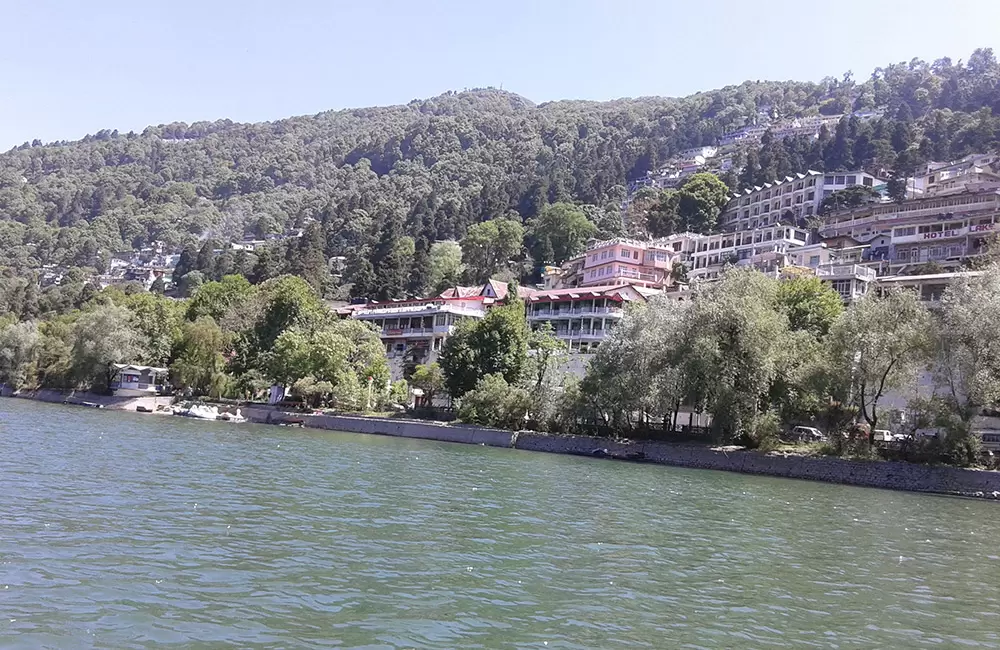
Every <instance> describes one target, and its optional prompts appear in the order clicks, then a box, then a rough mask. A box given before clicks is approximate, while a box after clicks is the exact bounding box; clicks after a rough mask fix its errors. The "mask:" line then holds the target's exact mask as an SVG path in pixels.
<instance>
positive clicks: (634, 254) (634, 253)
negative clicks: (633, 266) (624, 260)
mask: <svg viewBox="0 0 1000 650" xmlns="http://www.w3.org/2000/svg"><path fill="white" fill-rule="evenodd" d="M632 259H634V260H637V259H639V251H632Z"/></svg>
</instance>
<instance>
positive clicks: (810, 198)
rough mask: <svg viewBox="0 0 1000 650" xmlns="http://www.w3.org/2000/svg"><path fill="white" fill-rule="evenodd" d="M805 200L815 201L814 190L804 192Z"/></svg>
mask: <svg viewBox="0 0 1000 650" xmlns="http://www.w3.org/2000/svg"><path fill="white" fill-rule="evenodd" d="M806 200H807V201H815V200H816V192H809V193H808V194H806Z"/></svg>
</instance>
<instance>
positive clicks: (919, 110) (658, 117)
mask: <svg viewBox="0 0 1000 650" xmlns="http://www.w3.org/2000/svg"><path fill="white" fill-rule="evenodd" d="M870 110H877V111H880V112H881V117H878V118H876V119H869V120H861V119H859V118H857V117H850V118H844V119H842V120H841V121H840V123H839V124H838V125H837V126H836V128H835V129H832V130H830V131H826V130H824V131H823V132H822V133H821V134H820V137H819V138H792V139H786V140H784V141H778V140H777V139H775V138H773V137H771V136H770V134H767V135H765V137H764V139H763V140H762V141H761V142H760V143H759V146H756V145H755V146H753V147H750V148H748V149H747V150H746V151H745V152H743V153H741V154H740V160H739V161H738V162H739V163H740V166H741V167H742V171H741V172H739V173H732V174H730V175H729V176H727V177H724V178H723V179H722V180H723V182H725V183H726V184H727V185H728V186H729V188H730V189H736V188H738V187H739V186H741V185H752V184H756V183H760V182H764V181H766V180H770V179H772V178H774V177H776V176H780V175H784V174H787V173H792V172H795V171H803V170H805V169H807V168H812V169H816V170H838V169H856V168H861V167H863V168H865V169H869V170H872V171H875V172H878V173H880V174H884V175H887V176H893V175H894V176H897V177H899V176H902V175H905V174H907V173H910V172H911V171H912V170H913V169H915V168H916V167H917V166H918V165H919V164H920V163H921V162H923V161H925V160H947V159H954V158H956V157H959V156H961V155H964V154H967V153H970V152H973V151H983V150H988V149H990V148H995V147H996V146H997V143H998V141H1000V117H997V115H1000V65H998V63H997V60H996V58H995V56H994V54H993V52H992V51H991V50H987V49H983V50H977V51H976V52H975V53H974V54H973V55H972V56H971V57H970V58H969V60H968V61H966V62H958V63H954V62H952V61H951V60H950V59H941V60H938V61H935V62H933V63H926V62H923V61H920V60H916V59H915V60H913V61H910V62H908V63H900V64H893V65H889V66H887V67H885V68H880V69H877V70H875V71H874V73H872V75H871V76H870V78H868V79H866V80H864V81H855V80H854V79H853V78H852V76H851V75H850V74H846V75H844V77H843V78H842V79H833V78H828V79H824V80H822V81H820V82H818V83H812V82H791V81H789V82H769V81H748V82H745V83H743V84H740V85H738V86H730V87H726V88H722V89H719V90H713V91H709V92H702V93H697V94H695V95H691V96H689V97H683V98H660V97H646V98H638V99H622V100H616V101H609V102H592V101H558V102H550V103H545V104H540V105H536V104H533V103H532V102H530V101H528V100H527V99H524V98H522V97H519V96H518V95H515V94H512V93H509V92H504V91H501V90H496V89H479V90H472V91H467V92H460V93H455V92H452V93H446V94H444V95H441V96H439V97H435V98H432V99H427V100H415V101H412V102H410V103H409V104H407V105H405V106H388V107H378V108H364V109H355V110H341V111H331V112H326V113H320V114H318V115H313V116H303V117H294V118H290V119H286V120H280V121H275V122H268V123H261V124H237V123H233V122H231V121H229V120H220V121H216V122H198V123H195V124H190V125H189V124H183V123H174V124H167V125H160V126H154V127H149V128H147V129H146V130H145V131H143V132H142V133H119V132H117V131H111V130H105V131H100V132H98V133H96V134H94V135H88V136H86V137H85V138H83V139H82V140H79V141H76V142H55V143H48V144H43V143H41V142H39V141H37V140H36V141H34V142H32V143H25V144H24V145H22V146H20V147H16V148H14V149H12V150H11V151H8V152H6V153H4V154H0V256H2V262H0V264H2V265H3V266H0V313H3V312H9V313H13V314H15V315H16V316H17V317H20V318H32V317H36V316H39V315H45V314H47V313H61V312H64V311H66V310H67V309H72V308H75V307H79V306H80V305H82V304H84V303H85V302H86V301H87V300H89V299H91V298H92V296H93V288H88V286H89V285H88V284H87V283H86V279H87V277H88V276H89V275H91V274H93V273H95V272H103V271H104V270H105V269H106V267H107V265H108V263H109V259H110V257H111V255H112V254H113V253H114V252H116V251H122V250H129V249H139V248H141V247H143V246H145V245H147V244H148V243H150V242H153V241H157V240H159V241H163V242H166V244H167V245H168V247H170V248H172V249H175V250H178V249H181V248H186V250H185V256H184V259H183V260H182V262H183V264H184V266H183V267H182V270H183V271H184V273H183V274H180V275H187V274H189V273H190V272H197V275H192V276H191V277H190V278H188V284H189V285H197V284H199V283H200V282H202V281H210V280H212V279H216V280H218V279H221V278H222V277H223V276H225V275H229V274H232V273H238V274H242V275H245V276H246V277H248V278H249V279H250V280H251V281H252V282H254V283H260V282H263V281H266V280H268V279H270V278H274V277H277V276H279V275H281V274H284V273H291V274H294V275H299V276H301V277H303V278H305V279H306V280H307V281H308V282H309V283H310V284H311V285H312V286H313V287H314V288H316V289H317V290H319V291H320V292H321V293H323V294H325V295H327V296H341V297H343V296H347V295H348V294H350V295H353V296H372V297H375V296H379V297H383V298H388V297H394V296H400V295H403V294H405V293H419V292H421V291H425V290H428V289H429V288H433V287H434V285H435V284H436V283H441V282H447V281H452V280H459V279H462V280H466V281H471V280H478V279H481V277H482V276H483V275H486V274H489V273H494V272H498V273H500V275H504V274H506V275H508V276H511V277H517V276H522V277H525V278H528V277H531V276H532V274H535V273H537V269H538V266H539V265H541V264H544V263H558V262H560V261H562V259H564V258H565V257H566V255H567V254H572V253H574V252H577V251H576V250H574V248H578V247H579V245H580V244H581V242H582V241H583V240H584V239H585V237H584V236H590V235H593V234H598V235H611V234H615V233H617V232H620V230H621V228H622V219H621V214H620V205H621V203H622V200H623V199H624V198H625V196H626V193H627V188H628V187H629V185H630V183H631V182H632V181H634V180H635V179H638V178H641V177H643V176H644V175H645V174H646V173H647V172H648V171H650V170H653V169H656V168H657V166H658V165H659V164H660V163H662V162H663V161H665V160H667V159H668V158H670V157H671V156H672V155H674V154H676V153H677V152H679V151H682V150H684V149H687V148H690V147H695V146H700V145H709V144H713V143H715V142H716V140H717V138H718V137H719V136H720V135H722V134H723V133H726V132H728V131H732V130H734V129H737V128H740V127H743V126H745V125H748V124H753V123H757V122H759V121H760V120H766V119H770V120H781V119H787V118H790V117H798V116H809V115H816V114H826V115H837V114H844V113H848V114H849V113H850V112H851V111H870ZM715 203H717V202H716V201H714V200H710V201H707V204H710V205H714V204H715ZM555 204H558V206H557V207H558V209H557V210H556V212H558V213H559V214H555V215H553V214H550V215H548V216H547V217H545V218H542V215H544V214H545V210H546V209H547V208H548V209H551V208H552V207H553V205H555ZM638 205H639V206H640V207H641V208H642V209H646V210H649V209H650V208H651V205H652V209H653V212H655V213H656V214H655V219H653V222H654V223H655V228H654V230H655V231H656V234H664V232H669V231H670V230H671V229H673V228H679V227H690V228H695V229H700V230H708V229H711V227H712V226H713V225H714V216H715V215H713V214H704V212H705V210H704V209H703V208H704V205H699V206H693V207H691V208H689V212H690V214H683V212H684V210H685V208H684V207H683V206H684V205H685V201H683V200H676V197H675V198H674V199H671V200H669V201H647V202H639V203H638ZM573 206H575V207H573ZM571 208H572V209H571ZM715 209H717V208H715ZM678 211H679V212H678ZM581 214H582V215H583V217H584V222H585V223H581V222H580V215H581ZM644 219H645V217H640V218H639V219H638V220H637V221H638V223H640V224H642V225H647V224H646V221H645V220H644ZM626 221H627V220H626ZM484 222H485V223H484ZM546 224H548V225H546ZM553 224H554V225H553ZM473 226H477V228H473ZM293 229H295V230H297V229H302V231H303V233H302V236H301V237H296V238H290V239H286V240H284V241H279V242H276V243H274V244H272V245H271V246H268V247H266V248H264V249H263V250H262V251H254V252H252V253H250V252H246V251H241V252H229V251H228V249H226V252H223V253H221V254H219V253H215V252H213V251H214V250H215V249H219V248H222V249H225V248H226V247H225V246H224V244H226V243H227V242H229V241H234V240H240V239H244V238H247V237H251V238H264V237H266V236H267V235H275V234H280V233H285V232H288V231H290V230H293ZM470 229H471V230H470ZM446 240H456V241H459V242H461V243H462V244H463V246H462V252H461V254H460V255H459V262H460V264H458V265H456V263H454V262H455V260H454V257H455V250H454V249H449V250H446V249H445V248H444V247H441V246H440V245H439V244H435V242H442V241H446ZM435 247H437V249H438V250H437V253H436V257H435V255H434V254H432V253H434V249H435ZM567 247H568V248H567ZM331 258H344V259H343V260H339V259H338V262H342V263H339V264H334V265H331V264H330V263H329V261H330V260H331ZM46 265H56V266H58V267H63V268H70V269H72V271H71V272H70V273H69V274H68V275H67V276H66V277H64V278H63V281H62V282H61V284H60V285H59V286H53V287H46V288H45V289H44V290H39V289H38V288H37V287H36V286H35V285H36V282H35V279H36V277H37V275H36V274H37V273H38V272H39V269H41V268H42V267H44V266H46ZM190 289H191V287H188V292H189V293H190Z"/></svg>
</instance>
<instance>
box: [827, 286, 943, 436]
mask: <svg viewBox="0 0 1000 650" xmlns="http://www.w3.org/2000/svg"><path fill="white" fill-rule="evenodd" d="M930 331H931V319H930V314H929V313H928V312H927V308H926V307H924V305H923V304H921V302H920V299H919V298H918V296H917V295H916V294H915V293H914V292H912V291H907V290H894V291H886V292H884V293H883V294H881V295H879V294H876V293H874V292H873V293H870V294H868V295H867V296H865V297H864V298H863V299H862V300H860V301H859V302H856V303H854V304H853V305H851V307H850V308H849V309H848V310H847V311H846V312H844V315H843V316H842V317H841V318H840V319H839V320H838V321H837V323H836V324H835V325H834V326H833V328H832V330H831V333H830V335H831V345H832V352H833V358H834V362H835V363H836V365H837V368H838V369H839V370H840V372H841V373H843V374H844V376H845V377H849V384H850V395H851V397H850V399H851V401H852V402H853V403H854V404H855V405H856V406H857V408H858V412H859V413H860V414H861V416H862V417H863V418H864V420H865V422H867V423H868V426H869V427H870V431H869V434H868V441H869V443H873V442H874V441H875V429H876V428H878V423H879V420H880V408H881V406H882V403H883V399H884V398H885V395H886V393H887V392H889V391H890V390H892V389H895V388H899V387H901V386H902V385H903V384H904V383H905V382H906V381H908V380H911V379H912V378H914V377H916V374H917V371H918V366H919V365H920V363H921V362H922V361H924V360H925V359H926V352H927V345H928V335H929V333H930Z"/></svg>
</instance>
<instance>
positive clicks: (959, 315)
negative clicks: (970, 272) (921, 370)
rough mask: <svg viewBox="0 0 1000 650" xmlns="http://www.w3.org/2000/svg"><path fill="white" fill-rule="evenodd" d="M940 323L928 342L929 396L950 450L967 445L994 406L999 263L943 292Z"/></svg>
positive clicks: (999, 360) (999, 386)
mask: <svg viewBox="0 0 1000 650" xmlns="http://www.w3.org/2000/svg"><path fill="white" fill-rule="evenodd" d="M940 319H941V322H940V326H939V327H936V328H934V329H933V332H934V335H933V340H932V344H933V348H932V349H933V366H932V367H933V376H934V383H935V397H936V398H937V402H938V403H939V404H940V405H941V406H942V407H943V411H944V413H943V414H946V416H947V417H946V418H945V419H944V423H945V424H946V426H947V429H948V437H949V438H950V440H949V446H951V447H953V448H956V447H959V446H962V445H963V444H965V443H967V442H969V441H970V440H971V437H972V423H973V419H974V418H975V417H977V416H978V415H979V414H980V413H981V412H982V410H983V408H984V407H987V406H990V405H993V404H997V403H1000V338H998V337H997V323H998V322H1000V264H997V263H994V264H992V265H991V266H989V267H987V268H986V269H985V270H984V271H983V273H982V275H980V276H966V277H965V278H962V279H961V280H959V281H958V282H956V283H955V284H953V285H951V286H950V287H948V289H947V291H945V294H944V298H943V299H942V310H941V314H940ZM966 446H968V447H970V448H974V447H975V445H966Z"/></svg>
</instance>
